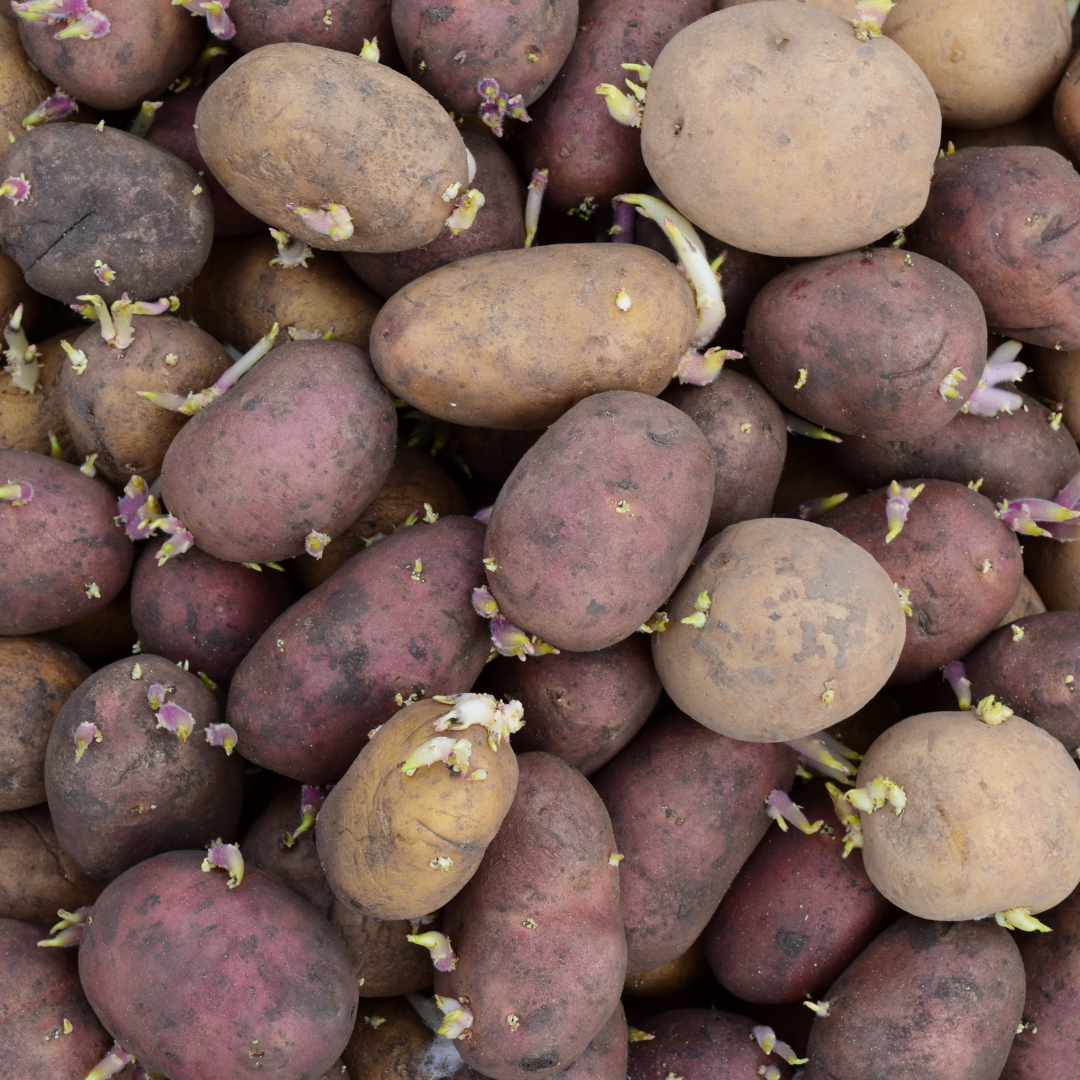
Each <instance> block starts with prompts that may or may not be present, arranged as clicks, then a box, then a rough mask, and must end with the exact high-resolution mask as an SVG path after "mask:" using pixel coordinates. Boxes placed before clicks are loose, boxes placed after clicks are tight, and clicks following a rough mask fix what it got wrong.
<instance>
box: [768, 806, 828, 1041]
mask: <svg viewBox="0 0 1080 1080" xmlns="http://www.w3.org/2000/svg"><path fill="white" fill-rule="evenodd" d="M765 813H766V814H768V815H769V817H771V818H772V819H773V821H775V822H776V824H777V825H779V826H780V829H781V831H783V832H787V828H788V827H787V823H788V822H789V821H790V822H791V824H792V825H794V826H795V828H796V829H799V830H800V831H801V832H804V833H806V835H807V836H812V835H813V834H814V833H816V832H817V831H818V829H820V828H821V826H822V825H824V824H825V822H824V821H815V822H814V823H813V825H811V824H810V822H809V820H808V819H807V817H806V815H805V814H804V813H803V812H802V807H801V806H798V805H797V804H796V803H795V802H793V801H792V798H791V796H790V795H788V793H787V792H786V791H781V790H780V789H779V788H777V789H776V790H775V791H770V792H769V797H768V798H767V799H766V800H765ZM768 1052H769V1051H768V1050H766V1051H765V1053H768Z"/></svg>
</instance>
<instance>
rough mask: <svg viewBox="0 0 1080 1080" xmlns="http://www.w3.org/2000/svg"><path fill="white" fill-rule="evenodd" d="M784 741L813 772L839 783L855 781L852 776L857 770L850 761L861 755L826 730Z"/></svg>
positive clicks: (856, 759) (857, 758)
mask: <svg viewBox="0 0 1080 1080" xmlns="http://www.w3.org/2000/svg"><path fill="white" fill-rule="evenodd" d="M785 741H786V743H787V745H788V746H790V747H791V748H792V750H794V751H795V752H796V753H797V754H798V755H799V758H800V759H801V760H802V762H803V763H804V764H805V765H806V766H808V767H809V768H810V769H812V770H813V771H814V772H817V773H820V774H821V775H822V776H828V777H830V778H831V779H833V780H837V781H839V782H840V783H841V784H853V783H854V782H855V781H854V779H853V778H854V776H855V774H856V772H857V771H858V770H857V769H856V768H855V766H854V765H852V762H853V761H858V760H859V758H860V756H861V755H859V754H857V753H856V752H855V751H854V750H851V749H849V748H848V747H846V746H845V745H844V744H843V743H842V742H840V741H839V740H837V739H834V738H833V737H832V736H831V735H830V734H829V733H828V732H825V731H819V732H817V733H816V734H814V735H804V736H803V737H802V738H801V739H787V740H785Z"/></svg>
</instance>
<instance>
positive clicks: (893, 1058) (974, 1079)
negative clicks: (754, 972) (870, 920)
mask: <svg viewBox="0 0 1080 1080" xmlns="http://www.w3.org/2000/svg"><path fill="white" fill-rule="evenodd" d="M826 999H827V1000H828V1001H829V1002H831V1006H830V1009H829V1014H828V1015H827V1016H818V1017H817V1018H816V1019H815V1020H814V1026H813V1027H812V1028H811V1029H810V1042H809V1045H808V1047H807V1051H806V1056H807V1057H808V1058H809V1059H810V1064H809V1065H808V1066H807V1067H806V1073H805V1080H836V1078H843V1080H848V1078H849V1077H850V1078H852V1080H855V1078H859V1080H956V1078H957V1077H963V1078H964V1080H996V1078H997V1077H998V1076H999V1075H1000V1074H1001V1069H1002V1066H1003V1065H1004V1064H1005V1058H1006V1055H1007V1054H1008V1053H1009V1046H1010V1045H1011V1043H1012V1040H1013V1036H1014V1035H1015V1033H1016V1025H1017V1023H1018V1022H1019V1020H1020V1014H1021V1010H1022V1009H1023V1007H1024V965H1023V962H1022V961H1021V959H1020V951H1019V949H1017V947H1016V943H1015V941H1014V940H1013V937H1012V936H1011V935H1010V933H1009V931H1008V930H1005V929H1003V928H1002V927H1000V926H998V925H997V923H995V922H994V921H993V920H992V919H983V920H982V921H980V922H960V923H944V922H926V921H924V920H923V919H917V918H915V916H914V915H905V916H903V917H902V918H901V919H900V920H899V921H897V922H895V923H893V925H892V926H890V927H889V928H888V929H887V930H885V931H883V932H882V933H881V934H879V935H878V937H877V938H876V939H875V940H874V941H873V942H872V943H871V944H870V945H869V946H868V947H867V948H866V950H865V951H864V952H863V953H862V954H861V955H860V956H859V957H858V959H857V960H856V961H855V962H854V963H853V964H852V965H851V966H850V967H849V968H848V969H847V971H845V972H844V974H843V975H841V976H840V978H839V979H838V980H837V981H836V982H835V983H834V984H833V985H832V987H831V988H830V989H829V991H828V993H827V994H826ZM1048 1075H1049V1074H1048ZM688 1080H689V1078H688Z"/></svg>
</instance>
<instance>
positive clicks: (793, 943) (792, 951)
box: [776, 930, 810, 960]
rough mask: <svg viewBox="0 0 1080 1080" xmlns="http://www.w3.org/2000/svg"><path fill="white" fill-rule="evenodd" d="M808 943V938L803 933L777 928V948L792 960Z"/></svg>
mask: <svg viewBox="0 0 1080 1080" xmlns="http://www.w3.org/2000/svg"><path fill="white" fill-rule="evenodd" d="M809 944H810V939H809V938H808V937H807V936H806V935H805V934H798V933H796V932H795V931H793V930H777V931H776V945H777V948H778V949H779V950H780V951H781V952H782V953H783V954H784V955H785V956H786V957H787V958H788V959H789V960H794V959H795V957H796V956H798V955H799V953H801V952H802V951H803V949H805V948H806V946H807V945H809Z"/></svg>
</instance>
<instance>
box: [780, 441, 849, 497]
mask: <svg viewBox="0 0 1080 1080" xmlns="http://www.w3.org/2000/svg"><path fill="white" fill-rule="evenodd" d="M836 458H837V454H836V446H835V445H834V444H832V443H829V442H827V441H823V440H820V439H802V438H800V439H795V440H794V441H793V442H792V443H791V453H790V454H788V455H787V457H785V458H784V468H783V471H782V472H781V473H780V482H779V483H778V484H777V486H776V494H775V495H774V496H773V503H772V513H773V514H777V515H786V514H788V513H790V512H791V511H797V510H798V509H799V508H800V507H801V506H802V504H803V503H807V502H811V501H812V500H816V499H821V498H826V497H828V496H830V495H840V494H846V493H848V492H851V491H852V490H853V487H854V485H853V484H852V482H851V477H850V476H845V475H844V473H842V472H841V471H840V468H839V465H838V464H837V461H836ZM792 516H798V515H797V514H793V515H792Z"/></svg>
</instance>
